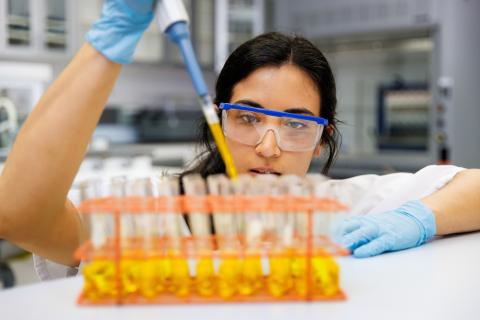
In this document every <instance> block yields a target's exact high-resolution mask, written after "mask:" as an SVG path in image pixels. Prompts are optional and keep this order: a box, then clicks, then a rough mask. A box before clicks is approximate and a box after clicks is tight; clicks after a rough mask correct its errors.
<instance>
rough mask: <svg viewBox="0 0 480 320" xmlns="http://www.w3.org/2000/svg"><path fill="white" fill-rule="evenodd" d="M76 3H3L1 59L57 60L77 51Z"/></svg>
mask: <svg viewBox="0 0 480 320" xmlns="http://www.w3.org/2000/svg"><path fill="white" fill-rule="evenodd" d="M74 2H75V1H73V0H0V57H2V58H14V59H27V60H32V58H33V59H34V60H36V59H47V60H48V59H55V58H59V57H68V56H69V55H71V54H72V53H73V52H74V42H75V19H74V18H75V17H74V15H73V4H74Z"/></svg>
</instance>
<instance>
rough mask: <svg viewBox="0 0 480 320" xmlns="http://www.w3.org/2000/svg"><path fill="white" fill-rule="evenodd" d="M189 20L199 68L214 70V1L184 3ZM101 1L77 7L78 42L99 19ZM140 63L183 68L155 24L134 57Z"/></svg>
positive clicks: (85, 1)
mask: <svg viewBox="0 0 480 320" xmlns="http://www.w3.org/2000/svg"><path fill="white" fill-rule="evenodd" d="M183 2H184V4H185V8H186V9H187V12H188V15H189V18H190V31H191V35H192V41H193V46H194V48H195V51H196V53H197V56H198V60H199V62H200V64H201V65H202V66H204V67H212V66H213V47H214V36H213V32H214V0H201V1H198V0H197V1H195V0H183ZM102 3H103V1H102V0H83V1H82V2H81V4H78V5H77V6H78V11H77V12H78V21H79V26H80V28H79V30H78V33H79V35H78V39H79V43H82V42H83V41H84V40H83V39H84V35H85V33H86V32H87V31H88V30H89V29H90V26H91V25H92V24H93V23H94V22H95V21H96V20H97V19H98V17H99V16H100V11H101V8H102ZM133 60H134V62H138V63H165V64H172V63H173V64H179V65H180V64H182V63H183V62H182V60H181V56H180V53H179V52H178V48H177V47H176V46H175V45H174V44H172V43H170V41H169V40H168V39H167V38H166V36H165V35H164V34H162V32H161V31H160V30H159V28H158V24H157V22H156V21H153V22H152V24H151V25H150V26H149V28H148V29H147V31H146V32H145V33H144V35H143V36H142V39H141V40H140V42H139V43H138V46H137V48H136V50H135V54H134V56H133Z"/></svg>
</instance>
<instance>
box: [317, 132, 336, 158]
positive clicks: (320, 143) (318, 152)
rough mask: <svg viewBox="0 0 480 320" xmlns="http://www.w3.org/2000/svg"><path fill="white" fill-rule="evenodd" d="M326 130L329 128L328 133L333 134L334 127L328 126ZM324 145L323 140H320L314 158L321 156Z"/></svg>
mask: <svg viewBox="0 0 480 320" xmlns="http://www.w3.org/2000/svg"><path fill="white" fill-rule="evenodd" d="M324 130H327V134H328V135H332V134H333V128H332V127H331V126H329V125H328V126H327V127H325V128H324ZM322 146H323V141H322V140H320V142H319V143H318V144H317V146H316V147H315V150H313V157H314V158H318V157H320V154H321V153H322Z"/></svg>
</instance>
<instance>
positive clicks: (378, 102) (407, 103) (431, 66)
mask: <svg viewBox="0 0 480 320" xmlns="http://www.w3.org/2000/svg"><path fill="white" fill-rule="evenodd" d="M184 3H185V6H186V8H187V11H188V13H189V16H190V29H191V32H192V40H193V43H194V48H195V51H196V53H197V56H198V59H199V62H200V64H201V67H202V70H203V72H204V75H205V78H206V81H207V84H208V87H209V88H210V92H211V93H213V91H212V89H213V88H214V83H215V78H216V76H217V74H218V72H219V71H220V69H221V67H222V65H223V63H224V61H225V60H226V58H227V56H228V55H229V53H230V52H232V50H234V49H235V48H236V47H237V46H238V45H239V44H241V43H243V42H244V41H246V40H248V39H250V38H252V37H253V36H255V35H258V34H261V33H263V32H268V31H280V32H295V33H299V34H301V35H303V36H305V37H307V38H308V39H310V40H312V41H313V42H314V43H315V44H316V45H317V46H318V47H319V48H320V49H321V50H322V52H324V54H325V55H326V57H327V59H328V61H329V62H330V64H331V66H332V68H333V71H334V74H335V77H336V81H337V97H338V118H339V119H340V120H341V123H340V126H339V130H340V132H341V133H342V144H341V150H340V154H339V157H338V159H337V161H336V164H335V165H334V166H333V168H332V170H331V172H330V176H331V177H333V178H348V177H352V176H356V175H361V174H385V173H391V172H414V171H417V170H419V169H421V168H423V167H424V166H426V165H429V164H446V163H451V164H455V165H458V166H463V167H477V168H478V167H480V143H479V141H480V125H479V122H480V90H479V89H480V87H479V86H480V61H479V58H478V57H480V37H479V31H480V1H477V0H296V1H290V0H185V1H184ZM101 5H102V1H101V0H82V1H74V0H0V171H1V168H2V163H3V162H4V161H5V159H6V158H7V157H8V154H9V150H10V148H11V146H12V143H13V142H14V140H15V136H16V134H17V132H18V130H19V128H20V127H21V126H22V123H23V122H24V121H25V119H26V118H27V116H28V115H29V113H30V112H31V111H32V109H33V108H34V106H35V104H36V103H37V101H38V99H39V98H40V97H41V95H42V94H43V92H44V91H45V89H46V88H47V87H48V85H49V84H50V83H51V82H52V81H53V80H54V79H55V78H56V77H57V76H58V75H59V73H60V72H61V71H62V69H63V68H64V67H65V66H66V64H67V63H68V62H69V60H70V59H71V58H72V57H73V55H74V53H75V52H76V51H77V50H78V48H79V47H80V46H81V45H82V43H84V35H85V33H86V32H87V31H88V30H89V28H90V26H91V24H92V23H93V22H94V21H95V20H96V19H97V18H98V16H99V13H100V9H101ZM201 118H202V113H201V110H200V108H199V107H198V100H197V97H196V94H195V92H194V90H193V87H192V84H191V82H190V80H189V78H188V74H187V73H186V71H185V69H184V66H183V62H182V59H181V57H180V55H179V52H178V48H177V47H176V46H175V45H173V44H172V43H170V42H169V41H168V40H167V39H166V38H165V36H164V35H163V34H162V33H161V32H160V31H159V30H158V27H157V25H156V24H154V23H153V24H152V25H151V26H150V28H149V29H148V31H147V32H146V33H145V35H144V36H143V38H142V40H141V42H140V44H139V46H138V48H137V50H136V52H135V55H134V62H133V64H131V65H127V66H125V67H124V68H123V71H122V74H121V76H120V79H119V81H118V82H117V84H116V86H115V88H114V90H113V94H112V95H111V96H110V99H109V101H108V105H107V107H106V109H105V111H104V113H103V114H102V117H101V120H100V123H99V125H98V127H97V129H96V130H95V133H94V135H93V137H92V140H91V142H90V145H89V149H88V152H87V154H86V157H85V160H84V162H83V164H82V166H81V169H80V171H79V173H78V175H79V177H78V179H81V178H83V177H87V176H96V175H102V174H106V173H112V172H128V171H135V170H139V171H141V170H144V171H145V172H160V173H161V172H169V173H175V172H180V171H181V170H182V168H184V167H185V166H186V165H188V164H190V163H191V162H192V161H195V159H194V156H195V154H196V150H197V149H196V145H195V141H196V140H197V136H198V134H199V125H198V124H199V121H200V120H201ZM321 164H322V159H318V160H315V162H314V163H313V165H312V167H311V171H319V170H320V168H321ZM0 263H1V267H0V275H1V277H2V281H0V288H1V287H2V286H3V287H10V286H21V285H25V284H29V283H32V282H37V281H39V280H38V277H37V276H36V275H35V273H34V269H33V262H32V258H31V255H30V254H29V253H26V252H23V251H22V250H20V249H18V248H16V247H14V246H13V245H11V244H9V243H7V242H6V241H3V240H0Z"/></svg>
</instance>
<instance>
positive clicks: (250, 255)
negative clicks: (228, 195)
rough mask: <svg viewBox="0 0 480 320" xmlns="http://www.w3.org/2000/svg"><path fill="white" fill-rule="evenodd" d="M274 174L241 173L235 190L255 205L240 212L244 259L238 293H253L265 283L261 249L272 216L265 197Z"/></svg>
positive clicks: (268, 192) (267, 194) (268, 193)
mask: <svg viewBox="0 0 480 320" xmlns="http://www.w3.org/2000/svg"><path fill="white" fill-rule="evenodd" d="M273 179H275V176H272V175H259V176H256V177H251V176H244V181H242V183H243V184H238V185H237V186H238V191H239V192H240V193H242V194H243V195H244V196H246V197H247V198H249V200H248V201H255V202H256V205H255V206H256V208H255V210H252V211H247V212H244V213H243V218H244V220H245V221H244V233H243V235H244V241H245V258H244V260H243V268H242V281H241V282H240V283H241V287H240V290H241V293H242V294H245V295H249V294H253V293H255V292H257V291H259V290H260V289H262V288H263V286H264V278H263V270H262V260H261V250H262V249H263V244H264V236H265V235H266V231H267V222H268V220H269V219H270V218H271V217H270V214H269V213H267V211H268V205H269V203H268V196H269V195H270V188H271V186H272V181H273Z"/></svg>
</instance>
